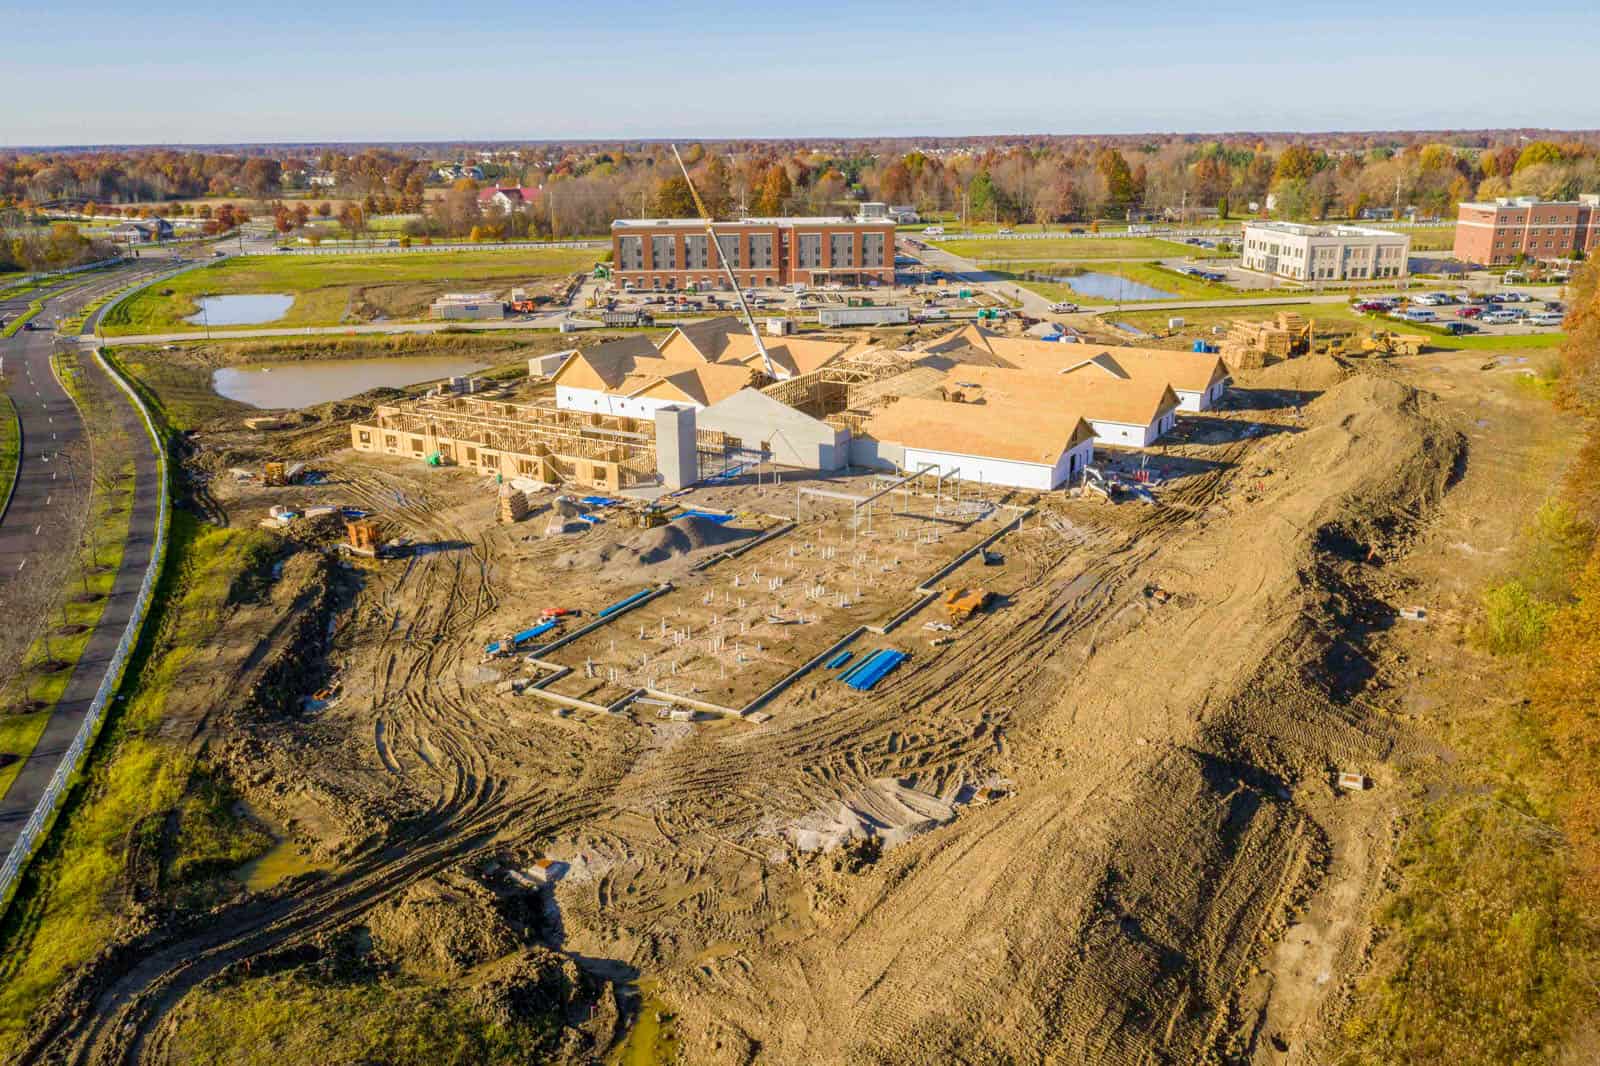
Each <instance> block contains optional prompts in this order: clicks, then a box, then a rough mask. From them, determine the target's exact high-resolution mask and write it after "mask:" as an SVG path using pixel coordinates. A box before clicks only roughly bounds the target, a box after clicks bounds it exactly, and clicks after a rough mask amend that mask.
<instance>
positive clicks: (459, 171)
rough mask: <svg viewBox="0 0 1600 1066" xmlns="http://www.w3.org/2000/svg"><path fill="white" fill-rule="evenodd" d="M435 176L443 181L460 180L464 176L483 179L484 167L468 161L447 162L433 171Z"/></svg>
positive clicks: (478, 179) (474, 179) (477, 179)
mask: <svg viewBox="0 0 1600 1066" xmlns="http://www.w3.org/2000/svg"><path fill="white" fill-rule="evenodd" d="M433 176H434V177H436V178H438V179H439V180H440V181H443V182H452V181H460V180H461V179H462V178H471V179H472V180H473V181H482V180H483V168H482V167H480V166H477V165H475V164H468V163H446V164H445V165H444V166H442V167H440V168H439V169H437V170H435V171H434V172H433Z"/></svg>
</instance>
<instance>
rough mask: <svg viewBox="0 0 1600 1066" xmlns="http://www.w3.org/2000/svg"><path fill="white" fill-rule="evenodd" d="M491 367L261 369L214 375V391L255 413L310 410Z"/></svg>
mask: <svg viewBox="0 0 1600 1066" xmlns="http://www.w3.org/2000/svg"><path fill="white" fill-rule="evenodd" d="M486 365H487V364H485V363H480V362H478V361H476V360H473V359H463V358H460V357H459V356H455V357H422V358H404V359H329V360H323V361H319V362H313V361H310V360H305V361H300V362H287V363H256V364H253V365H250V366H228V367H223V368H221V369H219V370H216V371H214V372H213V373H212V375H211V387H212V389H213V390H215V391H216V393H217V395H219V396H225V397H227V398H228V399H230V400H238V401H239V402H240V403H244V404H249V405H250V406H251V407H263V408H282V407H309V406H310V405H312V404H318V403H327V402H328V401H329V400H342V399H344V398H345V397H347V396H354V395H356V394H357V393H362V392H366V391H367V390H368V389H373V388H377V387H378V386H379V385H387V386H389V387H390V388H396V389H398V388H403V387H404V386H407V385H415V384H417V383H418V382H422V381H436V380H438V379H440V378H448V377H456V376H458V375H465V374H471V373H474V372H476V371H479V370H482V369H484V367H485V366H486Z"/></svg>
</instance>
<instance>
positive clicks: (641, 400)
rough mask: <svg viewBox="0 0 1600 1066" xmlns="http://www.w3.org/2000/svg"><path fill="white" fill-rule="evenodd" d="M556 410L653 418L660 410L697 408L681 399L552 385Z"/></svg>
mask: <svg viewBox="0 0 1600 1066" xmlns="http://www.w3.org/2000/svg"><path fill="white" fill-rule="evenodd" d="M556 407H558V408H560V409H561V410H563V411H586V412H592V413H594V414H600V415H620V416H623V417H626V418H649V419H654V418H655V416H656V412H657V411H659V410H661V409H662V408H663V407H693V408H694V409H695V410H699V409H700V407H701V405H700V404H697V403H691V402H688V401H685V400H661V399H655V398H653V397H644V396H616V395H613V394H612V393H609V392H601V391H600V390H599V389H575V388H572V387H571V386H568V385H557V386H556Z"/></svg>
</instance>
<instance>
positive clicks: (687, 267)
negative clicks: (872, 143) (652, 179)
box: [611, 217, 894, 290]
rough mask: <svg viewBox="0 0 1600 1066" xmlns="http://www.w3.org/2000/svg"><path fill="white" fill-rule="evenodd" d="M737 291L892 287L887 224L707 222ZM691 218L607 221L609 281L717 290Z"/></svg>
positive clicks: (701, 235)
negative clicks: (794, 286) (786, 287)
mask: <svg viewBox="0 0 1600 1066" xmlns="http://www.w3.org/2000/svg"><path fill="white" fill-rule="evenodd" d="M712 225H713V231H714V233H715V234H716V238H717V244H718V246H719V248H720V249H721V253H722V257H725V258H726V260H727V263H728V265H729V266H730V267H731V268H732V270H733V275H734V280H735V281H736V282H737V283H738V284H739V285H740V286H749V287H757V286H763V287H767V288H771V287H774V286H778V285H789V284H792V283H796V282H799V283H802V284H807V285H825V284H829V283H832V282H838V283H841V284H845V285H893V284H894V222H892V221H891V220H889V219H887V218H882V219H876V220H871V219H859V218H820V217H819V218H746V219H741V220H739V221H737V222H716V223H713V224H712ZM705 228H706V224H705V223H704V222H702V221H701V220H699V219H692V218H668V219H655V220H650V219H626V218H619V219H617V220H616V221H615V222H613V223H611V254H612V263H613V264H614V267H613V277H614V278H615V280H616V281H617V282H618V283H619V284H621V285H624V286H630V287H632V288H636V289H652V290H664V289H683V288H687V287H689V286H691V285H693V286H695V287H696V288H700V289H707V288H724V287H726V285H727V278H726V275H725V274H724V273H723V270H722V259H721V258H719V257H718V255H717V253H716V252H715V251H713V250H712V248H711V247H710V240H709V239H708V238H707V236H706V231H705Z"/></svg>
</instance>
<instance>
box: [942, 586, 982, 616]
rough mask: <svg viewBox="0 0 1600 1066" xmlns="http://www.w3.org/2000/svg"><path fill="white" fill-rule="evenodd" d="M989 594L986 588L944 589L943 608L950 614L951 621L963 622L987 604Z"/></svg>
mask: <svg viewBox="0 0 1600 1066" xmlns="http://www.w3.org/2000/svg"><path fill="white" fill-rule="evenodd" d="M990 598H991V596H990V593H989V591H988V590H987V589H957V588H952V589H946V590H945V594H944V599H943V600H941V601H940V602H941V603H943V604H944V609H945V611H946V612H948V613H949V615H950V621H952V622H965V621H966V620H967V619H969V618H971V617H972V616H973V615H975V614H977V613H978V612H979V611H981V610H983V609H984V608H985V607H987V606H989V600H990Z"/></svg>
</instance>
